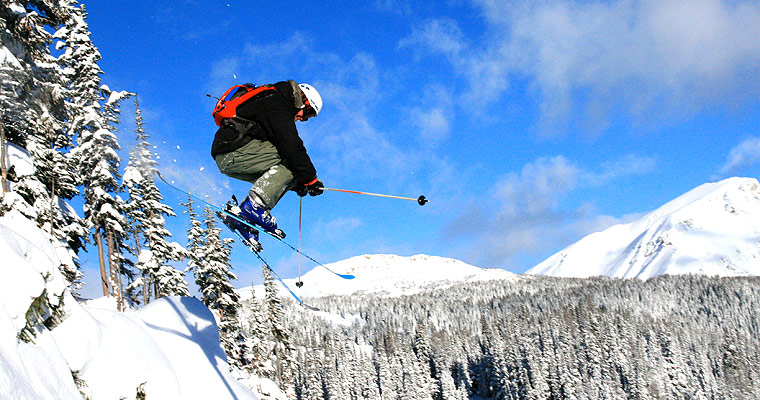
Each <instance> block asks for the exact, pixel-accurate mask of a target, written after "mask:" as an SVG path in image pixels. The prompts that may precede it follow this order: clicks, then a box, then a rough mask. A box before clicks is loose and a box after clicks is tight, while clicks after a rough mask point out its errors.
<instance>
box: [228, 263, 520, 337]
mask: <svg viewBox="0 0 760 400" xmlns="http://www.w3.org/2000/svg"><path fill="white" fill-rule="evenodd" d="M326 267H327V268H329V269H331V270H332V271H335V272H337V273H340V274H351V275H355V276H356V277H355V278H354V279H351V280H345V279H343V278H340V277H338V276H336V275H335V274H333V273H331V272H330V271H328V270H326V269H325V268H322V267H321V266H317V267H315V268H314V269H312V270H310V271H309V272H307V273H305V274H304V275H303V276H302V277H301V281H302V282H304V285H303V286H302V287H301V288H298V287H297V286H296V282H297V281H298V279H297V278H294V279H285V280H284V281H285V283H286V284H287V285H288V286H289V287H290V288H291V289H292V290H293V292H294V293H296V295H298V296H299V297H301V298H310V297H323V296H331V295H335V296H348V295H359V294H375V295H379V296H386V297H398V296H402V295H411V294H415V293H420V292H422V291H424V290H431V289H442V288H446V287H449V286H451V285H454V284H457V283H462V282H474V281H483V280H496V279H506V280H514V279H518V278H517V275H515V274H513V273H511V272H509V271H506V270H503V269H483V268H479V267H475V266H472V265H469V264H466V263H464V262H462V261H459V260H455V259H451V258H444V257H436V256H428V255H416V256H412V257H401V256H397V255H390V254H377V255H362V256H357V257H352V258H349V259H347V260H343V261H339V262H336V263H333V264H327V265H326ZM263 290H264V289H263V286H262V285H258V286H255V287H253V288H251V287H249V288H244V289H240V290H239V291H240V294H241V297H250V296H251V292H252V291H254V292H255V293H256V294H257V296H259V297H261V296H263ZM281 291H282V292H283V294H284V293H286V292H285V289H282V288H281ZM341 323H342V324H349V325H350V323H351V321H350V320H348V321H343V322H341Z"/></svg>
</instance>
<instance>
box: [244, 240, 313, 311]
mask: <svg viewBox="0 0 760 400" xmlns="http://www.w3.org/2000/svg"><path fill="white" fill-rule="evenodd" d="M233 232H235V235H237V237H238V238H239V239H240V240H241V241H242V242H243V243H244V244H245V245H246V246H245V247H247V248H248V250H250V251H251V253H253V254H255V255H256V257H258V259H259V260H260V261H261V262H262V263H263V264H264V267H265V268H266V269H267V270H269V272H270V273H271V274H272V275H274V277H275V278H277V280H278V281H280V284H282V287H284V288H285V289H287V290H288V292H290V294H291V295H292V296H293V298H294V299H296V301H297V302H298V304H300V305H301V307H303V308H305V309H307V310H311V311H320V310H319V308H317V307H314V306H310V305H308V304H306V303H304V302H303V300H301V298H300V297H298V295H297V294H295V292H293V290H291V289H290V287H289V286H288V285H287V284H286V283H285V281H283V280H282V278H280V275H277V272H274V269H273V268H272V267H270V266H269V263H268V262H267V260H265V259H264V257H262V256H261V254H260V253H259V252H258V251H256V250H255V249H254V248H253V247H251V246H249V245H248V241H247V240H245V238H244V237H243V235H241V234H240V232H238V231H236V230H233Z"/></svg>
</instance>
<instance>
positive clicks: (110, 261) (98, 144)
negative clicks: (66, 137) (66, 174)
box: [71, 86, 132, 296]
mask: <svg viewBox="0 0 760 400" xmlns="http://www.w3.org/2000/svg"><path fill="white" fill-rule="evenodd" d="M101 90H102V98H103V99H107V100H106V103H105V105H104V107H103V113H102V114H101V115H100V117H99V118H98V119H96V120H95V121H93V122H92V124H91V125H90V126H88V128H87V129H84V130H83V131H82V132H81V133H80V135H79V140H78V145H77V147H75V148H74V149H73V150H72V151H71V153H72V156H73V157H74V159H75V160H76V162H77V169H78V171H79V178H80V181H79V183H80V184H82V185H83V186H84V200H85V205H84V217H85V221H86V223H87V226H88V227H90V228H91V229H92V230H93V238H94V239H95V243H96V245H97V250H98V259H99V262H100V272H101V278H102V286H103V294H104V295H111V294H113V295H117V296H121V287H120V285H121V279H120V275H121V273H123V272H125V271H127V270H128V269H127V268H126V265H127V264H128V260H127V259H126V257H125V256H124V252H125V251H128V248H127V247H126V240H127V239H128V231H129V221H128V220H127V218H126V217H125V214H126V205H125V203H124V201H123V200H122V199H121V197H119V196H118V192H119V191H120V189H121V186H120V182H119V179H120V174H119V164H120V163H121V158H120V157H119V155H118V153H117V151H118V150H119V149H120V145H119V141H118V138H117V137H116V134H115V132H116V124H118V122H119V120H118V115H119V108H118V105H119V103H120V102H121V101H122V100H123V99H125V98H126V97H129V96H131V95H132V94H131V93H127V92H113V91H111V90H110V89H108V87H106V86H103V87H102V88H101ZM106 250H107V251H108V254H107V257H106V256H105V251H106ZM106 260H107V261H106ZM106 266H108V267H109V269H110V271H106Z"/></svg>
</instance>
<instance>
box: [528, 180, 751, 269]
mask: <svg viewBox="0 0 760 400" xmlns="http://www.w3.org/2000/svg"><path fill="white" fill-rule="evenodd" d="M527 273H528V274H537V275H553V276H568V277H570V276H572V277H588V276H596V275H607V276H611V277H618V278H640V279H648V278H651V277H654V276H658V275H662V274H689V273H694V274H705V275H720V276H737V275H760V183H758V181H757V179H754V178H729V179H726V180H723V181H720V182H715V183H707V184H704V185H701V186H699V187H697V188H695V189H693V190H691V191H689V192H687V193H686V194H684V195H682V196H679V197H678V198H676V199H674V200H672V201H670V202H668V203H666V204H665V205H663V206H662V207H660V208H658V209H656V210H654V211H652V212H651V213H649V214H647V215H645V216H644V217H642V218H641V219H639V220H637V221H634V222H632V223H628V224H620V225H615V226H612V227H610V228H608V229H606V230H604V231H602V232H597V233H593V234H591V235H588V236H586V237H585V238H583V239H581V240H580V241H578V242H576V243H575V244H572V245H570V246H569V247H567V248H566V249H564V250H562V251H560V252H559V253H557V254H555V255H553V256H551V257H549V258H548V259H547V260H545V261H544V262H542V263H540V264H538V265H537V266H535V267H533V268H532V269H530V270H529V271H528V272H527Z"/></svg>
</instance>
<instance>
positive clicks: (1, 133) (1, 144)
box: [0, 114, 10, 196]
mask: <svg viewBox="0 0 760 400" xmlns="http://www.w3.org/2000/svg"><path fill="white" fill-rule="evenodd" d="M0 172H1V174H0V175H2V178H0V179H1V180H2V186H3V196H5V194H6V193H8V192H10V188H9V187H8V162H7V160H6V154H5V128H4V127H3V122H2V114H0Z"/></svg>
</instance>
